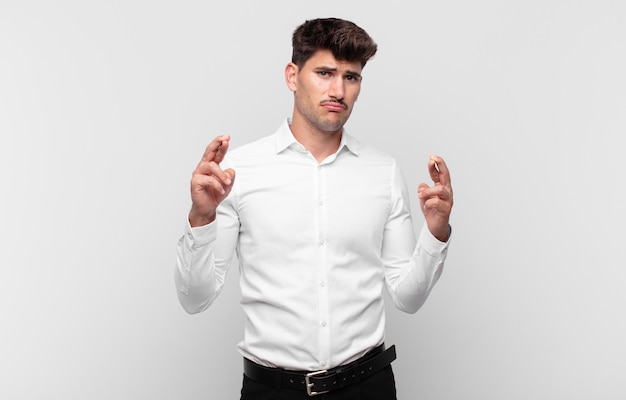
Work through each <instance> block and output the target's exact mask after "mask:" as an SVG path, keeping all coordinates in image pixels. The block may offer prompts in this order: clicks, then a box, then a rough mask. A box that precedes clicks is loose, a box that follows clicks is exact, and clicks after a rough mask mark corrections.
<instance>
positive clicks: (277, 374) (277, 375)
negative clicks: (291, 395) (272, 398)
mask: <svg viewBox="0 0 626 400" xmlns="http://www.w3.org/2000/svg"><path fill="white" fill-rule="evenodd" d="M281 378H282V374H281V373H280V371H278V370H276V371H274V387H275V388H276V393H278V391H279V390H280V386H281V383H282V382H281Z"/></svg>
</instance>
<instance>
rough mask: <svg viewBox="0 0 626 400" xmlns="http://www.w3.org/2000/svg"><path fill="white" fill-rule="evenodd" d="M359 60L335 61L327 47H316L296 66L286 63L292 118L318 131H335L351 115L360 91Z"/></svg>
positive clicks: (338, 129) (340, 127) (339, 128)
mask: <svg viewBox="0 0 626 400" xmlns="http://www.w3.org/2000/svg"><path fill="white" fill-rule="evenodd" d="M361 70H362V68H361V63H360V62H358V61H357V62H348V61H339V60H337V59H336V58H335V57H334V56H333V54H332V53H331V52H330V50H318V51H317V52H316V53H315V54H314V55H313V56H312V57H311V58H310V59H309V60H307V62H306V63H305V64H304V65H303V66H302V68H298V67H297V66H296V65H295V64H292V63H290V64H289V65H288V66H287V83H288V86H289V88H290V89H291V90H292V91H293V92H294V101H295V107H294V119H295V118H299V119H301V120H302V122H303V123H306V124H308V125H310V126H311V127H312V128H315V129H316V130H318V131H321V132H327V133H335V132H338V131H340V130H341V129H342V127H343V125H344V124H345V123H346V121H347V120H348V117H350V113H351V112H352V107H353V106H354V103H355V102H356V100H357V98H358V96H359V92H360V91H361Z"/></svg>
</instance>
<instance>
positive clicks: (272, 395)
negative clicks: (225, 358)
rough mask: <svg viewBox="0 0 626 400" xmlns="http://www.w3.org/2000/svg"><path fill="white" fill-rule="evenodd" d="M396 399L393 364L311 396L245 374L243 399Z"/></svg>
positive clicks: (242, 391) (242, 389) (242, 390)
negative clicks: (362, 377) (366, 376)
mask: <svg viewBox="0 0 626 400" xmlns="http://www.w3.org/2000/svg"><path fill="white" fill-rule="evenodd" d="M311 399H315V400H396V382H395V378H394V376H393V370H392V369H391V365H389V366H387V367H385V368H384V369H382V370H380V371H378V372H377V373H375V374H374V375H372V376H370V377H369V378H367V379H365V380H363V381H361V382H358V383H355V384H353V385H350V386H347V387H344V388H342V389H339V390H335V391H332V392H329V393H324V394H320V395H317V396H313V397H309V395H307V394H306V392H305V391H304V390H302V391H300V390H292V389H287V388H281V387H275V386H270V385H266V384H264V383H260V382H257V381H253V380H252V379H250V378H248V377H247V376H245V375H244V376H243V386H242V388H241V400H311Z"/></svg>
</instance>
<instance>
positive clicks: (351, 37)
mask: <svg viewBox="0 0 626 400" xmlns="http://www.w3.org/2000/svg"><path fill="white" fill-rule="evenodd" d="M292 46H293V52H292V55H291V61H292V62H293V63H294V64H296V65H297V66H298V67H300V68H301V67H302V66H303V65H304V63H306V61H307V60H308V59H309V58H311V56H313V54H314V53H315V52H316V51H318V50H330V51H331V52H332V53H333V56H335V58H336V59H337V60H340V61H350V62H354V61H358V62H360V63H361V68H362V67H365V64H366V63H367V61H368V60H369V59H370V58H372V57H373V56H374V54H376V50H377V48H378V46H377V45H376V43H374V40H372V38H371V37H370V35H368V34H367V32H365V30H363V29H362V28H360V27H359V26H357V25H356V24H354V23H353V22H350V21H346V20H343V19H339V18H318V19H313V20H308V21H305V22H304V23H303V24H302V25H300V26H299V27H297V28H296V30H295V31H294V32H293V37H292Z"/></svg>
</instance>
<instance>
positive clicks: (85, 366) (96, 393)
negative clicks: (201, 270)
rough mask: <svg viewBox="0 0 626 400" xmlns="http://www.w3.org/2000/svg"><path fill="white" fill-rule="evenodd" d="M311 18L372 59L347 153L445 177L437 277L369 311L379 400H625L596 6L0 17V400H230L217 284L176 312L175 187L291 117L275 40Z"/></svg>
mask: <svg viewBox="0 0 626 400" xmlns="http://www.w3.org/2000/svg"><path fill="white" fill-rule="evenodd" d="M372 4H375V5H372ZM326 16H337V17H343V18H347V19H350V20H353V21H354V22H356V23H357V24H359V25H361V26H362V27H363V28H365V29H366V30H367V31H368V32H369V33H370V34H371V35H372V36H373V37H374V39H375V40H376V41H377V43H378V44H379V52H378V54H377V55H376V57H375V58H374V59H373V60H372V61H371V62H370V63H369V64H368V65H367V66H366V68H365V70H364V82H363V89H362V92H361V97H360V99H359V102H358V103H357V108H356V110H355V112H354V113H353V115H352V118H351V120H350V122H349V124H348V126H347V128H348V129H349V131H350V132H351V133H352V134H353V135H355V136H357V137H359V138H361V139H362V140H363V141H366V142H370V143H372V144H374V145H376V146H378V147H380V148H382V149H383V150H386V151H388V152H389V153H391V154H392V155H394V156H396V157H397V158H398V160H399V162H400V164H401V166H402V168H403V170H404V172H405V175H406V178H407V182H408V184H409V186H410V189H411V190H412V191H414V190H415V189H416V188H417V185H418V184H419V183H420V182H422V181H425V180H427V178H428V175H427V171H426V161H427V158H428V155H429V154H430V153H437V154H440V155H442V156H443V157H444V158H445V159H446V160H447V162H448V165H449V167H450V169H451V171H452V182H453V185H454V189H455V206H454V210H453V218H452V224H453V229H454V232H453V235H454V236H453V242H452V245H451V248H450V253H449V257H448V261H447V264H446V269H445V272H444V275H443V277H442V279H441V281H440V282H439V284H438V286H437V287H436V289H435V290H434V291H433V293H432V296H431V298H430V299H429V301H428V302H427V303H426V305H425V306H424V307H423V308H422V309H421V310H420V311H419V312H418V313H417V314H415V315H407V314H403V313H401V312H399V311H398V310H395V309H393V308H389V309H388V329H387V331H388V336H387V343H395V344H396V345H397V347H398V351H399V358H398V360H397V361H396V362H395V363H394V369H395V371H396V374H397V384H398V392H399V398H400V399H403V400H412V399H432V400H435V399H441V400H455V399H459V400H461V399H463V400H465V399H480V400H501V399H508V400H515V399H520V400H522V399H523V400H526V399H551V400H552V399H564V400H565V399H566V400H576V399H580V400H588V399H594V400H598V399H606V400H609V399H611V400H613V399H624V398H626V379H625V377H626V340H625V339H624V338H626V318H625V315H626V313H625V305H626V291H625V290H624V287H625V286H626V268H625V266H626V263H625V262H624V260H625V259H626V257H625V250H624V249H625V248H626V246H624V244H623V241H624V238H625V235H624V231H623V227H624V223H625V222H626V215H625V211H624V202H625V201H626V195H625V190H624V175H625V172H626V161H624V155H623V154H624V150H623V149H624V145H623V136H624V133H626V77H625V71H626V44H625V43H626V6H625V5H624V3H623V2H622V1H617V0H616V1H606V0H593V1H591V0H589V1H583V0H578V1H558V0H542V1H538V0H530V1H506V2H505V1H497V0H479V1H471V2H470V1H462V0H443V1H417V2H410V1H405V2H402V1H393V0H388V1H384V2H372V3H367V2H363V1H341V2H297V1H265V2H255V1H232V2H207V1H176V2H174V1H154V0H153V1H148V0H128V1H69V0H63V1H48V2H44V1H41V2H37V1H32V0H25V1H9V0H0V133H1V139H0V185H1V186H0V190H1V192H0V193H1V197H0V205H1V207H0V246H1V252H0V267H1V268H0V318H1V319H0V321H1V324H2V325H1V329H0V398H2V399H52V398H58V399H66V400H70V399H72V400H73V399H81V400H82V399H98V400H99V399H107V400H109V399H133V400H134V399H150V400H156V399H159V400H160V399H235V398H238V396H239V393H238V392H239V389H240V384H241V357H240V356H239V354H238V353H237V352H236V349H235V345H236V343H237V342H238V341H239V340H241V335H242V315H241V311H240V309H239V304H238V295H239V293H238V288H237V271H236V270H235V269H233V270H232V271H231V273H230V274H229V276H228V279H227V287H226V289H225V292H224V293H223V294H222V296H221V297H220V298H219V299H218V300H217V301H216V303H215V304H214V305H213V307H212V308H210V309H209V310H207V311H206V312H205V313H203V314H200V315H194V316H189V315H187V314H186V313H185V312H184V311H183V310H182V308H181V307H180V306H179V304H178V302H177V299H176V293H175V288H174V283H173V268H174V261H175V244H176V241H177V239H178V237H179V235H180V234H181V233H182V228H183V224H184V220H185V218H186V213H187V210H188V207H189V204H190V200H189V194H188V190H189V189H188V185H189V178H190V176H191V172H192V170H193V168H194V167H195V164H196V163H197V161H198V160H199V157H200V156H201V154H202V151H203V149H204V147H205V145H206V144H208V142H209V141H210V140H211V139H212V138H213V137H214V136H215V135H218V134H222V133H230V134H231V135H232V137H233V145H234V146H238V145H240V144H243V143H246V142H248V141H250V140H253V139H255V138H258V137H261V136H265V135H267V134H270V133H272V132H273V131H274V130H275V129H276V128H277V127H278V126H279V124H280V123H281V122H282V120H283V118H285V117H287V116H288V115H290V113H291V105H292V103H291V101H292V98H291V93H290V92H289V91H288V89H287V88H286V86H285V84H284V82H283V68H284V66H285V64H286V63H287V62H288V61H289V59H290V55H291V53H290V52H291V43H290V38H291V33H292V31H293V29H294V28H295V27H296V26H297V25H299V24H300V23H301V22H303V21H304V20H305V19H311V18H316V17H326ZM415 201H416V199H415ZM416 202H417V201H416ZM414 208H415V205H414ZM415 221H416V230H417V229H419V228H420V227H421V224H422V218H421V215H418V214H415Z"/></svg>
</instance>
